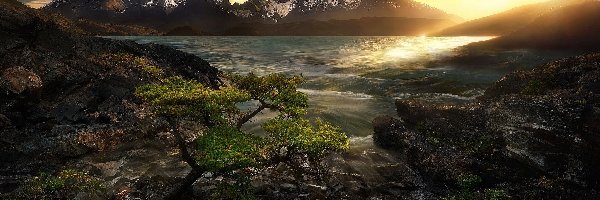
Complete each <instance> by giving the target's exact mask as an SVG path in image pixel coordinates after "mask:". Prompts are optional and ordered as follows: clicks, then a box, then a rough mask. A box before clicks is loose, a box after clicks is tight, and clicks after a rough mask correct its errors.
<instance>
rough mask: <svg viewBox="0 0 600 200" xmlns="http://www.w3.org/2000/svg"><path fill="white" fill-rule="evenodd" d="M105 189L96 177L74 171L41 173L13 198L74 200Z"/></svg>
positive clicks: (27, 181)
mask: <svg viewBox="0 0 600 200" xmlns="http://www.w3.org/2000/svg"><path fill="white" fill-rule="evenodd" d="M103 189H105V188H104V185H103V184H102V181H101V180H100V179H98V178H96V177H93V176H90V175H87V174H85V173H82V172H77V171H74V170H64V171H61V172H59V173H57V174H56V175H49V174H46V173H41V174H40V175H39V176H34V177H31V178H29V179H27V180H25V181H24V182H23V184H22V186H21V187H20V188H19V189H17V191H16V193H15V195H13V197H12V198H15V199H73V198H75V196H77V195H78V194H79V193H82V192H84V193H98V192H99V191H101V190H103Z"/></svg>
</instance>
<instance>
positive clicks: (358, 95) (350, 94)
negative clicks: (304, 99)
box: [298, 88, 374, 99]
mask: <svg viewBox="0 0 600 200" xmlns="http://www.w3.org/2000/svg"><path fill="white" fill-rule="evenodd" d="M298 91H300V92H302V93H305V94H307V95H314V96H344V97H350V98H354V99H373V98H374V97H373V96H372V95H368V94H364V93H354V92H349V91H348V92H340V91H327V90H311V89H304V88H300V89H298Z"/></svg>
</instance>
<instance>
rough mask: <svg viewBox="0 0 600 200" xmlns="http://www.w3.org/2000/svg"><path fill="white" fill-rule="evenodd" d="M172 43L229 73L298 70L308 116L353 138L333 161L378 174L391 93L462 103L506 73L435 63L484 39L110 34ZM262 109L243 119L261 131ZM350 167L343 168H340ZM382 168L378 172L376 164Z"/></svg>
mask: <svg viewBox="0 0 600 200" xmlns="http://www.w3.org/2000/svg"><path fill="white" fill-rule="evenodd" d="M115 38H117V39H129V40H134V41H136V42H138V43H158V44H165V45H168V46H172V47H175V48H177V49H179V50H182V51H185V52H188V53H191V54H194V55H197V56H199V57H201V58H202V59H205V60H207V61H208V62H210V63H211V65H212V66H214V67H217V68H219V69H221V70H223V71H227V72H234V73H249V72H254V73H257V74H268V73H285V74H302V75H303V76H304V77H305V78H306V80H307V81H306V83H305V84H303V85H302V86H301V90H300V91H302V92H304V93H306V94H308V96H309V99H310V110H309V115H311V116H315V117H321V118H324V119H326V120H328V121H330V122H332V123H334V124H336V125H339V126H341V127H342V128H343V129H344V130H345V131H346V132H347V133H348V134H349V136H351V137H352V145H351V150H350V153H349V154H348V155H347V156H345V157H342V158H337V159H336V162H337V164H338V165H339V166H342V168H349V169H350V171H353V173H357V174H362V175H363V180H365V178H367V177H368V179H369V180H374V181H385V180H382V179H381V177H383V176H382V175H381V174H378V173H379V172H377V171H378V170H375V167H381V166H386V165H387V166H395V164H396V163H397V161H396V160H395V158H394V156H391V155H390V154H389V153H387V152H385V151H384V150H381V149H378V148H376V147H375V146H374V145H373V142H372V138H371V135H372V132H373V130H372V126H371V122H372V120H373V119H375V118H376V117H377V116H380V115H392V116H393V115H395V107H394V100H395V99H424V100H428V101H438V102H465V101H471V100H473V99H475V97H477V96H478V95H481V94H482V93H483V91H484V90H485V88H487V87H488V86H489V85H491V84H492V83H493V82H495V81H496V80H498V79H499V78H500V77H501V76H503V75H504V74H506V73H507V72H508V71H507V70H504V69H498V68H493V67H490V68H487V67H485V66H483V67H480V68H472V67H468V68H467V67H461V66H455V65H451V64H436V61H439V60H441V59H444V58H446V57H450V56H454V55H456V54H457V51H455V50H456V48H457V47H459V46H462V45H466V44H469V43H472V42H477V41H483V40H488V39H490V37H115ZM271 116H273V114H272V113H265V114H263V115H262V116H261V117H260V118H258V119H256V120H255V123H254V124H250V125H247V126H246V127H245V129H246V130H249V131H253V132H260V131H261V128H260V126H258V124H260V122H263V121H265V120H266V119H268V118H269V117H271ZM346 170H348V169H346ZM379 171H381V170H379Z"/></svg>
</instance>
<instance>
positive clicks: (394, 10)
mask: <svg viewBox="0 0 600 200" xmlns="http://www.w3.org/2000/svg"><path fill="white" fill-rule="evenodd" d="M43 10H45V11H47V12H57V13H61V14H64V15H65V16H67V17H69V18H84V19H91V20H97V21H101V22H111V23H119V24H127V25H141V26H149V27H153V28H156V29H159V30H162V31H164V32H170V31H171V30H172V29H174V28H180V27H191V28H192V29H195V30H203V31H205V32H211V33H217V34H218V33H222V32H226V31H229V30H230V29H232V28H239V26H244V25H245V24H253V23H258V24H282V23H296V22H301V21H311V20H319V21H327V20H351V19H361V18H376V17H388V18H389V17H399V18H428V19H442V20H452V21H460V20H461V19H460V18H458V17H456V16H452V15H448V14H446V13H444V12H443V11H441V10H438V9H435V8H432V7H430V6H427V5H425V4H421V3H417V2H415V1H413V0H391V1H384V0H341V1H329V0H287V1H286V0H249V1H247V2H245V3H243V4H237V3H236V4H233V5H231V4H230V3H229V1H228V0H170V1H166V0H162V1H155V0H129V1H125V0H55V1H54V2H52V3H50V4H49V5H47V6H46V7H44V8H43Z"/></svg>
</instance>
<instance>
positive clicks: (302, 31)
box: [221, 17, 454, 36]
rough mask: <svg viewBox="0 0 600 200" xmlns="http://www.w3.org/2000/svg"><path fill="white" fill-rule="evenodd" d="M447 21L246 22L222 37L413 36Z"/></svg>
mask: <svg viewBox="0 0 600 200" xmlns="http://www.w3.org/2000/svg"><path fill="white" fill-rule="evenodd" d="M453 23H454V22H452V21H450V20H443V19H423V18H402V17H366V18H361V19H348V20H327V21H316V20H310V21H299V22H289V23H278V24H262V23H249V24H242V25H240V26H236V27H234V28H231V29H229V30H227V31H225V32H223V33H221V34H222V35H256V36H294V35H295V36H357V35H361V36H414V35H422V34H425V33H428V32H430V31H432V30H440V29H441V28H443V27H447V26H448V25H451V24H453Z"/></svg>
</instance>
